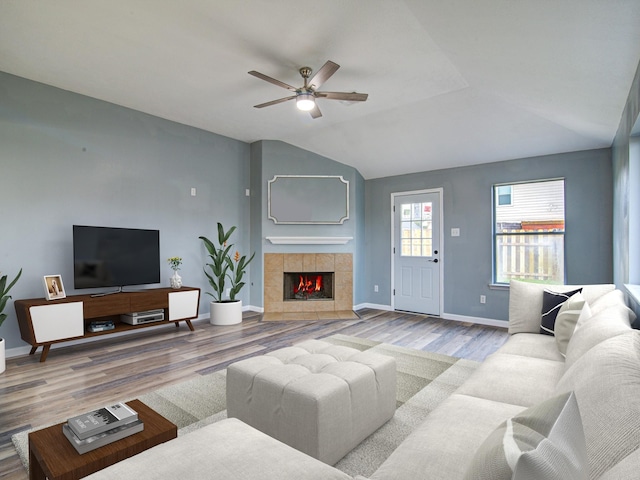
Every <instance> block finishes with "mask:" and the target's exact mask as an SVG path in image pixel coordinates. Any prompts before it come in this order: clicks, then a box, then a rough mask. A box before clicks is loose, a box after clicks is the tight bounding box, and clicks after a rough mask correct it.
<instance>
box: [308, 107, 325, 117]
mask: <svg viewBox="0 0 640 480" xmlns="http://www.w3.org/2000/svg"><path fill="white" fill-rule="evenodd" d="M309 113H310V114H311V118H320V117H321V116H322V112H321V111H320V109H319V108H318V104H317V103H316V106H315V107H313V109H312V110H309Z"/></svg>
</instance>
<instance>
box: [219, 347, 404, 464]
mask: <svg viewBox="0 0 640 480" xmlns="http://www.w3.org/2000/svg"><path fill="white" fill-rule="evenodd" d="M395 409H396V361H395V359H394V358H392V357H387V356H384V355H380V354H376V353H370V352H367V351H364V352H360V351H359V350H356V349H354V348H349V347H343V346H337V345H332V344H330V343H328V342H324V341H321V340H308V341H306V342H302V343H298V344H296V345H294V346H292V347H287V348H283V349H280V350H276V351H274V352H270V353H268V354H266V355H260V356H256V357H251V358H247V359H245V360H241V361H239V362H236V363H233V364H231V365H230V366H229V367H228V369H227V415H228V416H229V417H236V418H238V419H240V420H242V421H243V422H245V423H248V424H249V425H251V426H252V427H254V428H257V429H258V430H261V431H262V432H264V433H266V434H267V435H269V436H271V437H273V438H275V439H277V440H280V441H281V442H283V443H286V444H287V445H290V446H292V447H294V448H296V449H298V450H300V451H301V452H304V453H306V454H308V455H311V456H312V457H315V458H317V459H318V460H321V461H323V462H325V463H327V464H329V465H333V464H335V463H336V462H337V461H338V460H340V459H341V458H342V457H343V456H344V455H346V454H347V453H348V452H349V451H351V450H352V449H353V448H354V447H355V446H356V445H358V444H359V443H360V442H361V441H362V440H364V439H365V438H366V437H368V436H369V435H371V434H372V433H373V432H374V431H375V430H377V429H378V428H379V427H380V426H382V425H383V424H384V423H385V422H386V421H387V420H389V419H390V418H391V417H392V416H393V414H394V412H395Z"/></svg>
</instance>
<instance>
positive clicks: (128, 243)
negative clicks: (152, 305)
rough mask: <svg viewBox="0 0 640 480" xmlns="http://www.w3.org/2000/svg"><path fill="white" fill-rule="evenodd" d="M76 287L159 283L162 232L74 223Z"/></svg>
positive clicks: (74, 274) (74, 275)
mask: <svg viewBox="0 0 640 480" xmlns="http://www.w3.org/2000/svg"><path fill="white" fill-rule="evenodd" d="M73 281H74V286H75V288H77V289H82V288H100V287H123V286H127V285H143V284H150V283H160V232H159V231H158V230H141V229H134V228H112V227H91V226H85V225H74V226H73Z"/></svg>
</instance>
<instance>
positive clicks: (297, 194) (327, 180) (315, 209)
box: [268, 175, 349, 224]
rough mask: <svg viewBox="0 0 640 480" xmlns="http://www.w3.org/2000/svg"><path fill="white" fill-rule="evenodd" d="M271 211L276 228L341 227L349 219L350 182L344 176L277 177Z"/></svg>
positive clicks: (272, 186)
mask: <svg viewBox="0 0 640 480" xmlns="http://www.w3.org/2000/svg"><path fill="white" fill-rule="evenodd" d="M268 209H269V212H268V215H269V218H270V219H271V220H273V222H274V223H277V224H342V223H344V222H345V220H348V219H349V181H348V180H345V179H344V178H343V177H342V176H341V175H275V176H274V177H273V178H272V179H271V180H269V184H268Z"/></svg>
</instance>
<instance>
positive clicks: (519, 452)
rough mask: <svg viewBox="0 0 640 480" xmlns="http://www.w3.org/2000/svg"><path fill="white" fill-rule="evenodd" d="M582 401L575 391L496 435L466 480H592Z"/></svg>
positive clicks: (526, 414)
mask: <svg viewBox="0 0 640 480" xmlns="http://www.w3.org/2000/svg"><path fill="white" fill-rule="evenodd" d="M588 465H589V464H588V460H587V447H586V444H585V438H584V432H583V429H582V421H581V420H580V411H579V409H578V402H577V401H576V397H575V394H574V393H573V392H567V393H563V394H561V395H558V396H557V397H553V398H551V399H548V400H545V401H544V402H541V403H539V404H538V405H534V406H533V407H531V408H528V409H527V410H525V411H524V412H522V413H520V414H518V415H516V416H515V417H513V418H510V419H509V420H507V421H506V422H504V423H503V424H502V425H500V426H499V427H498V428H497V429H496V430H494V431H493V433H491V434H490V435H489V436H488V437H487V439H486V440H485V441H484V443H483V444H482V445H481V446H480V448H479V449H478V451H477V452H476V454H475V455H474V458H473V460H472V461H471V464H470V466H469V468H468V469H467V473H466V475H465V477H464V478H465V480H502V479H505V480H506V479H509V480H525V479H526V480H537V479H545V480H567V479H569V478H570V479H572V480H586V479H587V478H588V477H589V467H588Z"/></svg>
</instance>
